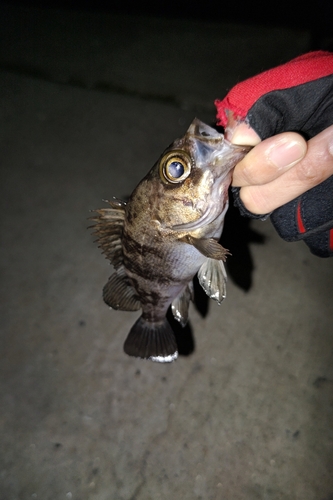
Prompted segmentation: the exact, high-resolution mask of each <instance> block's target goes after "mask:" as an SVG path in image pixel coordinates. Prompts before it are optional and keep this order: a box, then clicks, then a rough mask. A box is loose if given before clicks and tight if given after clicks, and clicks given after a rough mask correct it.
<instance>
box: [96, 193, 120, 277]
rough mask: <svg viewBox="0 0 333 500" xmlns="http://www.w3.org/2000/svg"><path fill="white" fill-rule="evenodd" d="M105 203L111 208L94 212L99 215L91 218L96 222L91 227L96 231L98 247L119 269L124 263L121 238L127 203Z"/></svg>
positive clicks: (118, 201)
mask: <svg viewBox="0 0 333 500" xmlns="http://www.w3.org/2000/svg"><path fill="white" fill-rule="evenodd" d="M105 201H106V202H107V203H108V204H109V205H110V207H111V208H100V209H98V210H94V212H96V213H97V214H98V215H97V216H95V217H90V220H92V221H94V222H95V224H94V225H93V226H91V227H93V229H94V232H93V234H94V235H96V236H97V240H96V241H97V243H98V247H99V248H101V249H102V253H103V254H104V255H105V256H106V258H107V259H109V261H110V262H111V264H113V266H114V267H115V269H117V268H118V267H119V266H121V264H122V262H123V251H122V244H121V236H122V233H123V227H124V218H125V206H126V203H125V202H123V201H121V200H117V199H114V200H113V201H107V200H105Z"/></svg>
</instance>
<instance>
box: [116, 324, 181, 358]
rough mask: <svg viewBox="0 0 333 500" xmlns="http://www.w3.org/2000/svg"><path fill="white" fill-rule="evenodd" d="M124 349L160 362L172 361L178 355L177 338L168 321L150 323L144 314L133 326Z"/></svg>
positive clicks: (134, 354)
mask: <svg viewBox="0 0 333 500" xmlns="http://www.w3.org/2000/svg"><path fill="white" fill-rule="evenodd" d="M124 351H125V352H126V354H128V355H129V356H135V357H137V358H144V359H150V360H151V361H157V362H158V363H170V362H171V361H174V360H175V359H177V357H178V351H177V343H176V339H175V336H174V333H173V331H172V328H171V326H170V325H169V323H168V321H167V320H166V319H165V320H164V322H163V323H159V324H156V323H149V322H148V321H145V320H144V319H143V318H142V316H141V318H139V319H138V320H137V322H136V323H135V324H134V325H133V326H132V329H131V331H130V332H129V334H128V336H127V339H126V340H125V344H124Z"/></svg>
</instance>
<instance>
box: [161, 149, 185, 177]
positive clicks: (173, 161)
mask: <svg viewBox="0 0 333 500" xmlns="http://www.w3.org/2000/svg"><path fill="white" fill-rule="evenodd" d="M190 172H191V158H190V157H189V155H188V154H187V153H185V152H184V151H171V152H169V153H167V154H166V155H165V156H164V157H163V158H162V160H161V163H160V176H161V178H162V180H163V181H168V182H172V183H180V182H183V181H184V180H185V179H186V178H187V177H188V176H189V175H190Z"/></svg>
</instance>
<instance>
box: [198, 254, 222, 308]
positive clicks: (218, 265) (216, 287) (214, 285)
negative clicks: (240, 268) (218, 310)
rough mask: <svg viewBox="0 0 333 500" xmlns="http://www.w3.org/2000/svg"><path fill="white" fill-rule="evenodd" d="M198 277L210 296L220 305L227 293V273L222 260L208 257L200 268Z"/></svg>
mask: <svg viewBox="0 0 333 500" xmlns="http://www.w3.org/2000/svg"><path fill="white" fill-rule="evenodd" d="M198 279H199V283H200V285H201V286H202V288H203V289H204V290H205V292H206V294H207V295H208V297H210V298H211V299H214V300H216V301H217V302H218V304H219V305H220V304H221V302H222V300H223V299H225V297H226V294H227V289H226V284H227V273H226V272H225V269H224V264H223V262H222V260H215V259H207V260H206V261H205V262H204V263H203V264H202V266H201V267H200V269H199V272H198Z"/></svg>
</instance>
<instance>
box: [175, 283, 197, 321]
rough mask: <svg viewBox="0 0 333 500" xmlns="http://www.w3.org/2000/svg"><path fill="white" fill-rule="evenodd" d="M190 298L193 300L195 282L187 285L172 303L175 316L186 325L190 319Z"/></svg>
mask: <svg viewBox="0 0 333 500" xmlns="http://www.w3.org/2000/svg"><path fill="white" fill-rule="evenodd" d="M190 300H193V283H192V281H191V283H190V284H189V285H187V286H186V288H185V289H184V290H183V291H182V293H181V294H180V295H178V297H176V298H175V300H174V301H173V302H172V304H171V311H172V314H173V316H174V318H175V319H176V320H177V321H179V323H180V324H181V325H182V327H184V326H185V325H186V323H187V321H188V308H189V305H190Z"/></svg>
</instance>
